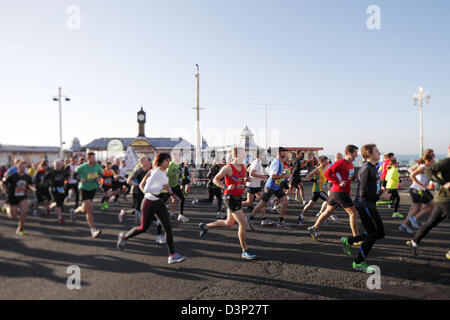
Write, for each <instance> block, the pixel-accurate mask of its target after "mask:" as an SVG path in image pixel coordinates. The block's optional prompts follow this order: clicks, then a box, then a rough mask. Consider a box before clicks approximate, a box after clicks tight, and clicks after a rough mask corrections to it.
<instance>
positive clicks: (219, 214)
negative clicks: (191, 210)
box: [216, 211, 225, 219]
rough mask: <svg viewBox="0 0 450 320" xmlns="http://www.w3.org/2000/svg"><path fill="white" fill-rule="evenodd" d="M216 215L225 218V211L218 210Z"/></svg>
mask: <svg viewBox="0 0 450 320" xmlns="http://www.w3.org/2000/svg"><path fill="white" fill-rule="evenodd" d="M216 217H217V218H218V219H224V218H225V216H224V215H223V213H222V212H220V211H217V213H216Z"/></svg>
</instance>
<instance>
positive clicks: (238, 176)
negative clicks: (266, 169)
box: [199, 147, 256, 260]
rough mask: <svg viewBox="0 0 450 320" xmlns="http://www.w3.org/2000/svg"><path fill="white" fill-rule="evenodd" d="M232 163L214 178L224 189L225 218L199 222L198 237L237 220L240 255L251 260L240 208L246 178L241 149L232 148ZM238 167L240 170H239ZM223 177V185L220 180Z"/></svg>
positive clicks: (217, 184) (245, 225)
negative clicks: (210, 221)
mask: <svg viewBox="0 0 450 320" xmlns="http://www.w3.org/2000/svg"><path fill="white" fill-rule="evenodd" d="M233 158H234V160H233V163H230V164H227V165H225V166H224V167H223V168H222V169H221V170H220V172H219V173H218V174H217V175H216V176H215V178H214V184H215V185H216V186H218V187H219V188H221V189H224V190H225V191H224V196H225V205H226V206H227V209H228V210H227V219H226V220H217V221H214V222H212V223H208V224H205V223H200V225H199V226H200V238H201V239H202V240H204V239H205V235H206V232H207V231H208V230H210V229H213V228H223V227H225V228H231V227H233V225H234V223H235V222H236V221H237V223H238V224H239V231H238V237H239V242H240V244H241V248H242V255H241V257H242V258H244V259H250V260H253V259H255V258H256V255H255V254H253V253H251V252H250V250H249V249H248V248H247V220H246V219H245V215H244V211H243V210H242V198H241V197H242V194H243V193H244V184H245V182H246V180H247V178H246V169H245V166H244V165H243V163H244V159H245V154H244V151H243V150H242V149H239V148H236V147H235V148H234V149H233ZM239 169H240V170H239ZM222 179H225V185H224V184H223V183H222V182H221V180H222Z"/></svg>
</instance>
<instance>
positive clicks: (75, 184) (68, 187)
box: [64, 183, 80, 208]
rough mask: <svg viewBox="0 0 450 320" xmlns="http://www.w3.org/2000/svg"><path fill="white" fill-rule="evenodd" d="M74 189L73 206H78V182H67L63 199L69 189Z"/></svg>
mask: <svg viewBox="0 0 450 320" xmlns="http://www.w3.org/2000/svg"><path fill="white" fill-rule="evenodd" d="M70 189H73V190H74V191H75V208H78V201H80V192H79V191H78V183H67V184H66V185H65V187H64V199H65V198H67V196H68V195H69V190H70Z"/></svg>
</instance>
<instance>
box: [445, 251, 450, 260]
mask: <svg viewBox="0 0 450 320" xmlns="http://www.w3.org/2000/svg"><path fill="white" fill-rule="evenodd" d="M445 257H446V258H447V259H450V250H448V252H447V253H446V254H445Z"/></svg>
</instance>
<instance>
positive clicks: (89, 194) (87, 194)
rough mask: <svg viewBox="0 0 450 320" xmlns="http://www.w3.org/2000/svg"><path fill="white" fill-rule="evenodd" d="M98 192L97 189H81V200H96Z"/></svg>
mask: <svg viewBox="0 0 450 320" xmlns="http://www.w3.org/2000/svg"><path fill="white" fill-rule="evenodd" d="M96 192H97V190H91V191H88V190H83V189H81V201H86V200H94V197H95V193H96Z"/></svg>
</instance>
